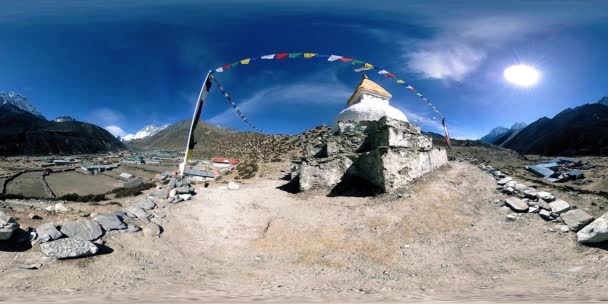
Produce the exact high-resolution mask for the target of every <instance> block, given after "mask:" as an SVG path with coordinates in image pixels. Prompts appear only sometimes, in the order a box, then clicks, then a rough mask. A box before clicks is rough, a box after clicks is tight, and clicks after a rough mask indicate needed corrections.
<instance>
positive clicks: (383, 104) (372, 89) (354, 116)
mask: <svg viewBox="0 0 608 304" xmlns="http://www.w3.org/2000/svg"><path fill="white" fill-rule="evenodd" d="M392 97H393V95H391V93H389V92H388V91H387V90H385V89H384V88H383V87H381V86H380V85H378V84H377V83H375V82H373V81H371V80H369V79H368V78H367V75H365V74H363V79H361V83H359V85H358V86H357V88H356V89H355V91H354V92H353V95H351V96H350V98H349V99H348V101H347V102H346V105H348V108H346V109H344V110H342V112H340V113H339V114H338V116H336V118H335V119H334V125H333V127H334V130H336V128H337V126H338V121H364V120H378V119H380V118H382V117H384V116H386V117H388V118H392V119H395V120H398V121H404V122H408V120H407V116H405V114H403V112H401V111H400V110H399V109H397V108H395V107H393V106H391V105H390V104H389V101H390V100H391V98H392Z"/></svg>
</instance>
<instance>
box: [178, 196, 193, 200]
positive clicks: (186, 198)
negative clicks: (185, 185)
mask: <svg viewBox="0 0 608 304" xmlns="http://www.w3.org/2000/svg"><path fill="white" fill-rule="evenodd" d="M179 198H181V199H183V200H185V201H187V200H189V199H190V198H192V194H181V195H180V196H179Z"/></svg>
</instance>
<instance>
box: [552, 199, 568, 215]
mask: <svg viewBox="0 0 608 304" xmlns="http://www.w3.org/2000/svg"><path fill="white" fill-rule="evenodd" d="M549 206H551V212H553V213H557V214H562V213H564V212H566V211H568V210H570V204H568V203H566V202H565V201H563V200H560V199H558V200H555V201H553V202H551V203H549Z"/></svg>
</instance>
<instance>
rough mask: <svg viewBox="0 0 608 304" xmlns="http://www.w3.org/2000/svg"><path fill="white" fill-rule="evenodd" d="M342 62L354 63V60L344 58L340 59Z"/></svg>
mask: <svg viewBox="0 0 608 304" xmlns="http://www.w3.org/2000/svg"><path fill="white" fill-rule="evenodd" d="M340 61H342V62H350V61H353V59H352V58H348V57H342V58H340Z"/></svg>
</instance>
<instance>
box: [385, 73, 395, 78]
mask: <svg viewBox="0 0 608 304" xmlns="http://www.w3.org/2000/svg"><path fill="white" fill-rule="evenodd" d="M386 77H388V78H393V77H395V74H391V73H388V74H386Z"/></svg>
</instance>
